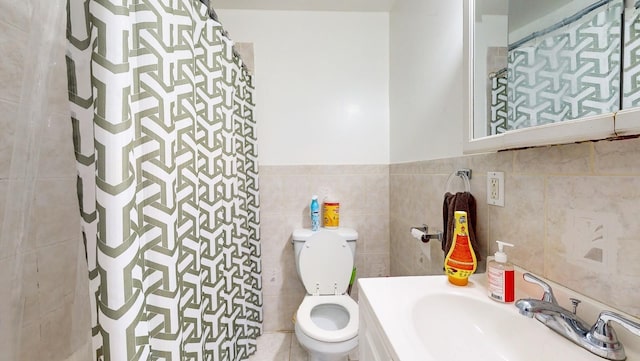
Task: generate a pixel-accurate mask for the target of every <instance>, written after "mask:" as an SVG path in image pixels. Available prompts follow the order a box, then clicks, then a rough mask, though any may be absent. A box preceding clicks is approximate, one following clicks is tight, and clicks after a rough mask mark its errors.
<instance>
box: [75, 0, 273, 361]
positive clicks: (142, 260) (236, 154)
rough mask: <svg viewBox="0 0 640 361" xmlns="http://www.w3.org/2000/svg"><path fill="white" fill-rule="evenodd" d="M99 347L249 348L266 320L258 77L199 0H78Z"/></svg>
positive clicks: (88, 242) (81, 129) (145, 350)
mask: <svg viewBox="0 0 640 361" xmlns="http://www.w3.org/2000/svg"><path fill="white" fill-rule="evenodd" d="M67 11H68V19H67V20H68V21H67V39H68V50H67V68H68V80H69V99H70V104H71V117H72V122H73V129H74V144H75V151H76V159H77V167H78V187H77V188H78V197H79V202H80V209H81V215H82V224H83V234H84V241H85V246H86V252H87V262H88V266H89V279H90V290H91V293H92V299H91V307H92V325H93V329H92V332H93V344H94V350H95V359H97V360H112V361H123V360H242V359H245V358H246V357H247V356H248V355H250V354H252V353H253V352H254V351H255V344H256V337H257V336H258V335H259V334H260V333H261V332H262V294H261V289H262V285H261V269H260V243H259V240H260V234H259V198H258V164H257V147H256V142H257V139H256V132H255V130H256V129H255V122H254V119H253V108H254V103H253V84H252V78H251V76H250V74H248V73H247V72H246V71H245V69H244V68H243V67H242V65H241V61H240V59H239V58H238V57H237V56H236V55H235V54H234V53H233V50H232V42H231V40H230V39H229V38H227V37H226V36H225V35H224V32H223V30H222V27H221V25H220V24H219V23H217V22H215V21H213V20H211V19H210V18H209V17H208V15H207V7H206V5H204V4H202V3H200V2H199V1H197V0H120V1H114V0H112V1H108V0H96V1H94V0H68V4H67Z"/></svg>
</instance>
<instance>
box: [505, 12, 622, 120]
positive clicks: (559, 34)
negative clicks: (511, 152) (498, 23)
mask: <svg viewBox="0 0 640 361" xmlns="http://www.w3.org/2000/svg"><path fill="white" fill-rule="evenodd" d="M622 7H623V5H622V1H619V0H616V1H611V2H610V3H609V4H607V5H605V6H602V7H600V8H598V9H597V10H594V11H592V12H590V13H589V14H587V15H585V16H584V17H583V18H581V19H580V20H579V21H576V22H574V23H571V24H569V25H566V26H564V27H562V28H561V29H558V30H556V31H554V32H552V33H551V34H550V35H546V36H544V37H542V38H536V39H535V40H533V41H531V42H529V43H527V44H525V45H522V46H519V47H517V48H514V49H510V50H509V55H508V64H509V65H508V68H509V73H508V74H509V78H508V90H507V91H508V99H509V101H508V106H509V110H508V123H509V125H508V129H509V130H511V129H520V128H526V127H531V126H536V125H542V124H548V123H555V122H559V121H563V120H568V119H577V118H581V117H585V116H589V115H596V114H602V113H609V112H614V111H617V110H619V109H620V104H619V103H620V102H619V98H620V96H619V95H620V83H619V81H618V79H619V75H620V56H621V51H620V45H621V43H620V32H621V30H620V29H621V14H622Z"/></svg>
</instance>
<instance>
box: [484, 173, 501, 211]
mask: <svg viewBox="0 0 640 361" xmlns="http://www.w3.org/2000/svg"><path fill="white" fill-rule="evenodd" d="M487 204H489V205H492V206H499V207H504V172H487Z"/></svg>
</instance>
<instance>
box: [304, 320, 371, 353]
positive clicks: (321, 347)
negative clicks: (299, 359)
mask: <svg viewBox="0 0 640 361" xmlns="http://www.w3.org/2000/svg"><path fill="white" fill-rule="evenodd" d="M295 333H296V338H297V339H298V343H299V344H300V346H302V347H303V348H304V349H305V350H307V352H308V353H309V361H347V360H348V357H349V353H350V352H351V351H353V350H354V349H355V348H356V347H357V346H358V336H356V337H354V338H352V339H349V340H346V341H341V342H332V343H328V342H321V341H318V340H315V339H313V338H311V337H309V336H307V335H305V334H304V333H303V332H302V330H300V328H299V327H298V325H297V324H296V325H295Z"/></svg>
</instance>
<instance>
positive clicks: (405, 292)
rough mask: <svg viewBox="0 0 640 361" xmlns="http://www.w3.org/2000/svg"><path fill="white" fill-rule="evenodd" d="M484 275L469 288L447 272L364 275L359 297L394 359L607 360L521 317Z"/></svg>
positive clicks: (529, 319)
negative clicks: (495, 296) (490, 290)
mask: <svg viewBox="0 0 640 361" xmlns="http://www.w3.org/2000/svg"><path fill="white" fill-rule="evenodd" d="M484 277H485V275H483V274H482V275H474V276H472V278H471V280H470V282H469V285H468V286H466V287H458V286H454V285H451V284H449V283H448V281H447V279H446V277H445V276H422V277H387V278H370V279H361V280H360V281H359V285H360V299H361V304H362V303H363V302H364V303H366V304H368V306H370V308H371V310H372V311H373V314H375V316H376V318H377V321H378V322H379V323H380V325H381V326H382V330H383V332H384V334H385V335H386V337H387V339H388V342H389V345H388V346H389V347H390V349H391V351H392V353H393V354H394V355H392V356H393V357H394V358H393V360H394V361H468V360H474V361H539V360H545V361H561V360H562V361H565V360H581V361H603V360H604V359H603V358H600V357H598V356H596V355H594V354H592V353H590V352H588V351H587V350H584V349H582V348H581V347H580V346H578V345H575V344H574V343H572V342H571V341H569V340H567V339H565V338H564V337H562V336H560V335H558V334H556V333H555V332H553V331H552V330H550V329H549V328H547V327H546V326H545V325H543V324H541V323H540V322H538V321H537V320H535V319H533V318H527V317H525V316H522V315H520V314H519V313H518V310H517V308H516V307H515V306H514V305H513V303H511V304H503V303H498V302H495V301H493V300H491V299H489V298H488V297H487V295H486V288H485V286H484V283H485V282H484ZM516 297H517V298H523V297H529V295H526V294H523V293H522V292H521V291H516ZM588 321H591V320H588ZM634 342H638V339H635V340H634ZM625 347H626V345H625ZM626 348H627V349H629V348H628V347H626ZM627 356H628V360H630V361H633V360H635V357H636V356H637V355H633V356H632V355H631V354H630V353H629V350H627ZM639 360H640V359H639ZM362 361H367V360H362Z"/></svg>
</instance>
